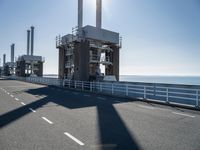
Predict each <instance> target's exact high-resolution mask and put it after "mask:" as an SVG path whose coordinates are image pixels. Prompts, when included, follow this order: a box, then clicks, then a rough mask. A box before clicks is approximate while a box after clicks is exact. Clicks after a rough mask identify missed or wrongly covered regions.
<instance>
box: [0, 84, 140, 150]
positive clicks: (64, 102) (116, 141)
mask: <svg viewBox="0 0 200 150" xmlns="http://www.w3.org/2000/svg"><path fill="white" fill-rule="evenodd" d="M25 92H27V93H29V94H32V95H35V96H38V95H45V96H46V97H45V98H42V99H40V100H37V101H35V102H32V103H30V104H28V105H26V106H23V107H20V108H18V109H15V110H12V111H10V112H7V113H5V114H3V115H1V116H0V128H3V127H5V126H7V125H9V124H10V123H12V122H14V121H16V120H18V119H20V118H21V117H23V116H25V115H27V114H29V113H31V111H30V110H29V108H33V109H35V110H37V109H38V108H41V107H43V106H44V105H46V104H47V103H49V102H53V103H55V104H57V105H61V106H63V107H66V108H69V109H78V108H85V107H94V106H96V107H97V112H98V128H99V133H100V135H99V136H100V141H99V145H98V146H97V147H98V149H100V150H138V149H140V147H139V145H138V144H137V142H136V139H135V138H134V136H133V135H131V134H130V132H129V130H128V128H127V127H126V125H125V123H124V122H123V120H122V118H121V117H120V115H119V114H118V112H117V111H116V109H115V107H114V106H113V104H114V103H115V102H114V100H112V99H111V100H109V102H107V103H101V102H99V101H98V100H96V99H95V98H94V100H81V98H80V97H78V96H74V95H73V94H72V92H68V93H64V92H57V91H54V92H52V90H50V89H49V88H48V87H42V88H38V89H30V90H27V91H25Z"/></svg>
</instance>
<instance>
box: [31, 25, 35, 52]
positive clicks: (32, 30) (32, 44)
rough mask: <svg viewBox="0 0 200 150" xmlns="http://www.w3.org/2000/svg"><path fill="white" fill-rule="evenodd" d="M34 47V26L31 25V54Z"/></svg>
mask: <svg viewBox="0 0 200 150" xmlns="http://www.w3.org/2000/svg"><path fill="white" fill-rule="evenodd" d="M33 49H34V27H33V26H31V55H33Z"/></svg>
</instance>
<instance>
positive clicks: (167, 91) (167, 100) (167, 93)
mask: <svg viewBox="0 0 200 150" xmlns="http://www.w3.org/2000/svg"><path fill="white" fill-rule="evenodd" d="M166 103H169V88H166Z"/></svg>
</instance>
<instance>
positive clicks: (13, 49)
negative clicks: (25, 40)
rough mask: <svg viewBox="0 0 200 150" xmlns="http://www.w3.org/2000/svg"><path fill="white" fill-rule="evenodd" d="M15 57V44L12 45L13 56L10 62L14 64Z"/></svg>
mask: <svg viewBox="0 0 200 150" xmlns="http://www.w3.org/2000/svg"><path fill="white" fill-rule="evenodd" d="M14 55H15V44H12V45H11V56H10V61H11V62H14Z"/></svg>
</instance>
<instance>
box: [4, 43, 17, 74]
mask: <svg viewBox="0 0 200 150" xmlns="http://www.w3.org/2000/svg"><path fill="white" fill-rule="evenodd" d="M14 56H15V44H12V45H11V56H10V62H6V55H5V54H4V56H3V74H4V75H5V76H10V75H14V74H15V68H16V63H15V61H14Z"/></svg>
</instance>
